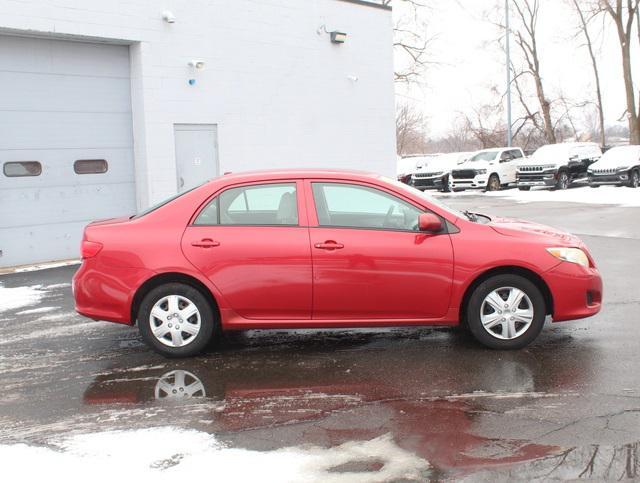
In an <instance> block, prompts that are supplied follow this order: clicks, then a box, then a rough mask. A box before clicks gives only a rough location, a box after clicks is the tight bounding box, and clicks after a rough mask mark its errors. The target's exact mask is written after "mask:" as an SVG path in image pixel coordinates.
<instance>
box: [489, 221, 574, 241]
mask: <svg viewBox="0 0 640 483" xmlns="http://www.w3.org/2000/svg"><path fill="white" fill-rule="evenodd" d="M489 226H490V227H491V228H492V229H493V230H494V231H496V232H497V233H500V234H501V235H505V236H513V237H530V236H531V235H537V236H540V237H544V238H547V240H549V242H550V243H554V244H560V245H562V246H567V247H582V246H583V243H582V240H580V238H578V237H577V236H575V235H572V234H570V233H566V232H564V231H561V230H557V229H556V228H551V227H550V226H546V225H540V224H538V223H532V222H530V221H525V220H516V219H513V218H497V217H496V218H493V219H492V220H491V222H490V223H489Z"/></svg>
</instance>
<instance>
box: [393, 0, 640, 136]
mask: <svg viewBox="0 0 640 483" xmlns="http://www.w3.org/2000/svg"><path fill="white" fill-rule="evenodd" d="M425 2H428V3H429V4H430V7H429V9H428V10H424V16H425V21H426V23H427V25H426V26H427V32H428V36H429V37H435V40H434V41H433V43H432V44H431V46H430V49H431V52H432V53H431V55H430V60H432V61H434V62H436V64H435V65H430V66H428V67H427V69H426V72H425V74H424V77H423V79H422V81H421V83H420V85H413V86H406V85H402V84H398V85H397V86H396V93H397V96H398V98H397V100H398V102H408V103H410V104H413V105H415V106H416V107H417V108H419V109H421V110H422V111H423V112H424V113H425V115H426V117H427V123H428V129H429V134H430V136H432V137H438V136H441V135H444V134H446V133H447V131H448V130H449V129H450V128H451V126H452V124H453V123H455V121H456V119H458V118H459V117H460V113H468V112H470V110H471V107H472V106H474V105H475V106H478V105H481V104H482V103H483V102H488V101H491V100H495V96H494V95H491V94H490V90H489V89H490V87H491V86H492V85H499V87H500V89H501V92H504V90H505V86H506V70H505V60H504V53H503V52H502V51H501V50H500V48H499V46H498V44H497V43H496V39H498V38H499V37H500V32H499V29H498V28H497V27H496V26H494V25H493V24H492V23H491V22H490V21H489V19H488V17H487V15H486V14H487V12H489V11H491V10H492V9H494V8H500V11H499V12H498V13H496V15H497V17H494V18H499V17H500V16H501V15H503V12H504V10H502V8H503V5H504V2H503V1H501V0H425ZM407 13H408V9H407V8H406V7H405V6H403V4H402V2H400V1H396V2H395V3H394V18H395V20H396V21H397V20H398V19H399V18H401V17H402V16H404V15H406V14H407ZM578 22H579V20H578V18H577V17H576V16H575V15H574V12H573V10H572V9H571V7H570V3H569V2H568V1H567V0H541V10H540V19H539V24H538V30H539V35H538V42H539V50H540V60H541V66H542V75H543V82H544V84H545V89H546V90H547V97H548V98H554V97H556V96H557V94H559V93H560V92H562V93H563V94H564V95H565V96H566V97H569V98H571V99H574V100H576V101H580V100H585V99H587V98H593V99H595V91H594V85H595V82H594V80H593V79H594V77H593V70H592V67H591V62H590V59H589V55H588V51H587V49H586V47H584V39H583V37H581V36H580V35H578V36H576V33H577V25H578ZM601 25H602V21H600V23H594V28H593V29H592V33H593V34H594V35H595V37H596V39H595V40H594V44H595V48H596V50H597V52H598V54H597V55H598V61H599V70H600V75H601V83H602V85H603V96H604V99H603V105H604V110H605V123H606V124H607V126H608V125H614V124H617V120H618V119H619V118H620V117H621V116H622V115H623V113H624V110H625V108H626V104H625V95H624V85H623V81H622V68H621V60H620V51H619V50H620V49H619V45H618V40H617V35H616V33H615V28H614V27H613V26H612V25H609V28H607V29H606V30H605V32H603V31H602V29H601ZM635 39H637V36H634V40H635ZM636 44H637V41H636ZM511 45H512V51H513V52H516V53H517V50H516V49H518V47H517V46H516V45H514V42H513V40H512V43H511ZM634 56H635V57H640V52H638V49H636V50H635V52H634ZM632 57H633V56H632ZM400 60H401V59H398V57H396V63H397V64H398V62H399V61H400ZM634 67H635V76H634V77H635V79H636V81H637V82H640V62H639V63H636V65H635V66H634ZM592 93H593V95H592ZM516 104H517V101H515V100H514V109H515V107H516ZM514 117H515V116H514ZM624 123H625V124H626V121H625V122H624Z"/></svg>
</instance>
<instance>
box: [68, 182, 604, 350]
mask: <svg viewBox="0 0 640 483" xmlns="http://www.w3.org/2000/svg"><path fill="white" fill-rule="evenodd" d="M81 252H82V259H83V261H82V265H81V266H80V268H79V269H78V271H77V272H76V274H75V275H74V277H73V286H72V290H73V294H74V297H75V304H76V310H77V311H78V312H79V313H80V314H82V315H84V316H86V317H90V318H92V319H96V320H107V321H112V322H118V323H122V324H128V325H134V324H136V323H137V324H138V329H139V331H140V333H141V335H142V338H143V339H144V341H145V342H146V343H147V344H148V345H149V346H150V347H152V348H153V349H155V350H156V351H158V352H160V353H162V354H164V355H167V356H170V357H182V356H191V355H194V354H197V353H199V352H200V351H202V350H203V349H204V348H205V346H207V345H208V344H209V343H210V342H211V341H212V340H215V339H216V338H217V337H218V336H219V335H220V332H221V331H223V330H245V329H261V328H262V329H291V328H314V327H380V326H407V325H413V326H418V325H440V326H442V325H444V326H455V325H459V324H464V325H465V326H467V327H468V328H469V329H470V331H471V333H472V334H473V335H474V336H475V337H476V339H477V340H478V341H479V342H481V343H482V344H484V345H485V346H487V347H491V348H494V349H517V348H521V347H524V346H526V345H527V344H529V343H530V342H531V341H533V340H534V339H535V338H536V337H537V335H538V334H539V332H540V331H541V330H542V327H543V325H544V322H545V318H546V317H547V315H551V316H552V317H553V319H554V320H555V321H561V320H569V319H577V318H581V317H588V316H591V315H594V314H596V313H597V312H599V311H600V307H601V303H602V281H601V278H600V275H599V273H598V270H597V269H596V266H595V264H594V261H593V259H592V257H591V255H590V254H589V251H588V250H587V247H586V246H585V245H584V243H583V242H582V241H581V240H580V239H578V238H577V237H575V236H573V235H569V234H566V233H562V232H559V231H557V230H554V229H552V228H548V227H544V226H540V225H536V224H533V223H527V222H523V221H516V220H509V219H502V218H491V217H489V216H487V215H482V214H474V213H469V212H466V213H462V212H459V211H456V210H454V209H452V208H448V207H447V206H445V205H444V204H442V203H440V202H439V201H437V200H435V199H433V198H432V197H430V196H428V195H426V194H424V193H423V192H421V191H419V190H416V189H415V188H412V187H409V186H407V185H404V184H402V183H398V182H397V181H394V180H392V179H388V178H383V177H380V176H377V175H368V174H361V173H357V172H342V171H329V170H325V171H321V170H318V171H311V170H289V171H265V172H253V173H244V174H229V175H225V176H222V177H220V178H216V179H214V180H212V181H210V182H208V183H206V184H204V185H202V186H200V187H197V188H194V189H193V190H191V191H187V192H185V193H183V194H181V195H179V196H176V197H174V198H172V199H169V200H167V201H165V202H163V203H160V204H159V205H156V206H154V207H152V208H149V209H148V210H146V211H143V212H142V213H140V214H138V215H136V216H133V217H128V216H127V217H123V218H117V219H109V220H104V221H99V222H94V223H91V224H89V225H88V226H87V227H86V228H85V231H84V235H83V239H82V243H81Z"/></svg>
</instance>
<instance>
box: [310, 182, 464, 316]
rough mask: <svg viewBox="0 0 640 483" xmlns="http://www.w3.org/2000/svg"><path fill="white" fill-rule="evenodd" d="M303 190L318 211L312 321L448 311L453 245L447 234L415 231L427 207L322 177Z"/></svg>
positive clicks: (313, 237) (312, 233)
mask: <svg viewBox="0 0 640 483" xmlns="http://www.w3.org/2000/svg"><path fill="white" fill-rule="evenodd" d="M306 191H307V193H308V196H309V197H310V198H312V199H313V201H314V203H313V204H314V205H315V214H316V216H317V226H311V227H310V230H309V231H310V238H311V252H312V257H313V318H314V319H364V318H367V319H371V318H378V319H431V318H439V317H443V316H444V315H445V314H446V312H447V310H448V308H449V300H450V296H451V288H452V287H451V286H452V278H453V248H452V246H451V240H450V239H449V235H448V234H438V235H433V234H427V233H423V232H420V231H418V215H419V214H420V213H422V211H423V210H421V209H420V208H418V207H416V206H414V205H413V204H411V203H409V202H407V201H406V200H403V199H401V198H399V197H397V196H395V195H394V194H392V193H390V192H388V191H385V190H382V189H379V188H376V187H372V186H368V185H362V184H353V183H335V182H323V181H317V182H310V183H309V184H307V190H306ZM310 221H311V220H310ZM310 225H313V221H311V223H310Z"/></svg>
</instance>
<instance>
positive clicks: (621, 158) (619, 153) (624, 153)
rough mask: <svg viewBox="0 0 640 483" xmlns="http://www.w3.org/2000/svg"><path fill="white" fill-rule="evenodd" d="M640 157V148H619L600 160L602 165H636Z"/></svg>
mask: <svg viewBox="0 0 640 483" xmlns="http://www.w3.org/2000/svg"><path fill="white" fill-rule="evenodd" d="M639 157H640V146H618V147H617V148H611V149H609V151H607V152H606V153H604V154H603V155H602V157H601V158H600V162H601V163H602V164H605V163H626V164H635V163H637V162H638V158H639Z"/></svg>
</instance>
